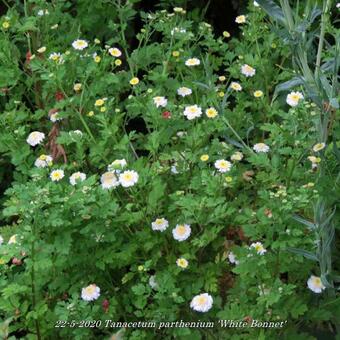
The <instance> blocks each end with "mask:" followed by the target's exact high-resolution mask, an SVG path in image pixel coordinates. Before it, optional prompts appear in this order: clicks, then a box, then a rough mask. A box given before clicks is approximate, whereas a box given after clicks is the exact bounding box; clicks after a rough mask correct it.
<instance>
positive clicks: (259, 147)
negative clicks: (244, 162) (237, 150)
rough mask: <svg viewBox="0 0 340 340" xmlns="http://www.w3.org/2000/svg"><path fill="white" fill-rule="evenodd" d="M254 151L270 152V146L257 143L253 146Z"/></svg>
mask: <svg viewBox="0 0 340 340" xmlns="http://www.w3.org/2000/svg"><path fill="white" fill-rule="evenodd" d="M253 149H254V151H255V152H257V153H259V152H268V151H269V146H268V145H267V144H264V143H257V144H255V145H254V146H253Z"/></svg>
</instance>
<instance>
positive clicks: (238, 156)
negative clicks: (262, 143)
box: [230, 151, 243, 161]
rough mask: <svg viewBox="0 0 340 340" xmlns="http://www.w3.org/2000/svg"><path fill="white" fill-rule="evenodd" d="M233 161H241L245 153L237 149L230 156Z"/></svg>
mask: <svg viewBox="0 0 340 340" xmlns="http://www.w3.org/2000/svg"><path fill="white" fill-rule="evenodd" d="M230 159H231V160H232V161H241V160H242V159H243V153H242V152H240V151H236V152H235V153H233V154H232V155H231V157H230Z"/></svg>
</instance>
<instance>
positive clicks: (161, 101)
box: [153, 96, 168, 107]
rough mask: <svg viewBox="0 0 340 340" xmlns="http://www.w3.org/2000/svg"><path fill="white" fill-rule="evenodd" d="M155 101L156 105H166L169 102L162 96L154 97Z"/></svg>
mask: <svg viewBox="0 0 340 340" xmlns="http://www.w3.org/2000/svg"><path fill="white" fill-rule="evenodd" d="M153 102H154V104H155V105H156V107H165V106H166V105H167V104H168V100H167V99H166V98H165V97H161V96H157V97H153Z"/></svg>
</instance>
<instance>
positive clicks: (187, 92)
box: [177, 86, 192, 97]
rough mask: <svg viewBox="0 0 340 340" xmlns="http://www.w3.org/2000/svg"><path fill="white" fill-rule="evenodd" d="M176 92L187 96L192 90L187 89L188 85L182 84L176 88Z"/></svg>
mask: <svg viewBox="0 0 340 340" xmlns="http://www.w3.org/2000/svg"><path fill="white" fill-rule="evenodd" d="M177 94H178V95H179V96H182V97H185V96H189V95H190V94H192V90H191V89H189V87H185V86H183V87H180V88H179V89H178V90H177Z"/></svg>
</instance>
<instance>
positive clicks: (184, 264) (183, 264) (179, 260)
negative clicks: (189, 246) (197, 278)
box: [176, 257, 189, 269]
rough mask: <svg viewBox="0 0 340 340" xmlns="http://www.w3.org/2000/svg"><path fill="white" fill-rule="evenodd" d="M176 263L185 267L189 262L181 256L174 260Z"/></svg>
mask: <svg viewBox="0 0 340 340" xmlns="http://www.w3.org/2000/svg"><path fill="white" fill-rule="evenodd" d="M176 264H177V266H178V267H180V268H183V269H185V268H187V267H188V265H189V262H188V261H187V260H186V259H185V258H183V257H181V258H179V259H177V260H176Z"/></svg>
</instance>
